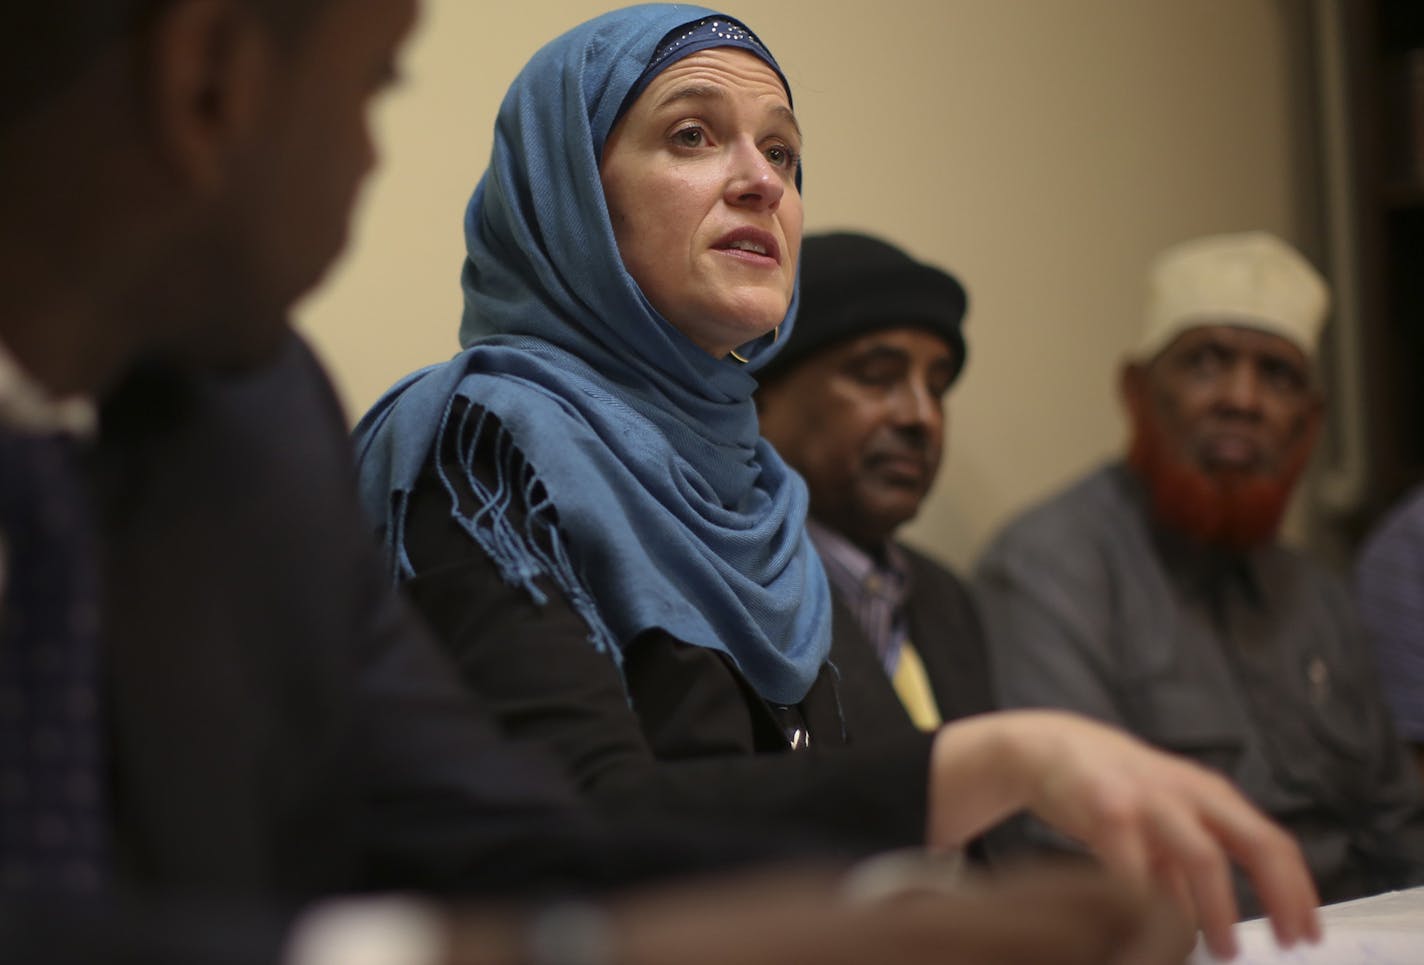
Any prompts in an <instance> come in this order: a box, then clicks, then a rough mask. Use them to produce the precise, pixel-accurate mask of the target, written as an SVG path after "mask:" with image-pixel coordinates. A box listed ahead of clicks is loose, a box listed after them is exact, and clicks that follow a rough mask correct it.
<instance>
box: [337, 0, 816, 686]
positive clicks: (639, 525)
mask: <svg viewBox="0 0 1424 965" xmlns="http://www.w3.org/2000/svg"><path fill="white" fill-rule="evenodd" d="M708 18H714V19H708ZM709 25H711V26H710V28H709ZM694 26H695V27H696V28H697V29H698V30H699V31H701V33H702V34H704V35H705V34H707V32H708V30H709V29H710V30H711V31H712V33H713V34H714V35H715V36H718V37H724V36H725V37H736V38H737V40H736V42H735V43H731V42H715V41H714V42H710V43H704V44H703V47H704V48H705V47H706V46H727V45H732V46H741V47H745V48H746V49H749V50H753V51H754V52H756V53H757V54H758V55H759V56H761V57H762V59H763V60H765V61H766V62H767V63H768V64H769V65H771V66H772V67H773V68H774V69H776V70H777V72H778V74H780V70H779V68H776V64H775V61H774V60H772V59H771V55H770V54H769V53H767V52H766V51H765V48H764V47H761V45H760V41H758V40H756V38H755V37H754V36H752V35H751V34H750V33H748V32H745V31H744V28H741V26H740V25H739V24H737V23H736V21H731V20H729V19H728V18H725V17H722V18H718V15H716V14H715V13H713V11H710V10H705V9H703V8H700V7H693V6H685V5H675V4H649V5H645V6H637V7H630V8H627V9H624V10H618V11H615V12H613V13H609V14H606V15H604V16H601V17H598V18H596V19H594V20H591V21H589V22H587V23H585V24H583V25H581V26H579V27H576V28H574V29H573V30H571V31H569V32H568V33H566V34H564V35H563V36H562V37H560V38H558V39H556V40H554V41H553V42H552V43H550V44H549V45H547V46H546V47H544V48H543V49H542V50H540V51H539V52H538V53H537V54H535V55H534V57H533V59H532V60H531V61H530V62H529V64H528V65H527V66H526V67H525V68H524V70H523V71H522V72H521V73H520V74H519V76H518V77H517V78H516V79H515V81H514V83H513V85H512V86H511V87H510V89H509V93H508V94H507V96H506V97H505V99H504V103H503V105H502V106H501V108H500V112H499V118H498V120H497V122H496V126H495V137H494V150H493V154H492V157H491V159H490V165H489V169H488V171H486V173H485V175H484V177H483V178H482V179H481V181H480V183H479V185H478V187H476V189H475V193H474V196H473V198H472V199H471V201H470V204H469V207H468V210H467V212H466V217H465V238H466V248H467V252H468V257H467V259H466V261H465V266H464V270H463V276H462V279H463V285H464V290H465V313H464V320H463V324H462V326H461V329H460V340H461V343H462V344H463V345H464V346H465V350H464V351H463V352H461V353H460V354H459V355H457V356H455V358H453V359H452V360H451V361H449V362H446V363H444V364H442V365H436V366H433V367H431V368H427V369H424V370H422V371H420V372H416V373H415V374H413V375H411V376H408V377H407V378H406V379H405V380H403V381H402V382H400V383H398V384H397V385H396V386H395V387H393V388H392V389H391V390H390V391H389V392H388V393H387V394H386V395H385V396H384V397H383V398H382V399H381V400H380V401H379V402H377V403H376V405H375V406H374V407H373V408H372V409H371V411H370V412H368V413H367V414H366V416H365V417H364V418H363V419H362V420H361V423H360V424H359V425H358V426H357V428H356V443H357V450H358V465H359V470H360V477H361V488H362V498H363V500H364V502H365V505H366V508H367V510H368V511H369V512H370V513H371V514H372V518H373V519H375V520H378V521H380V527H381V535H382V537H383V539H384V542H385V546H386V550H387V553H388V555H389V560H390V563H391V567H392V573H393V576H394V577H395V578H397V579H403V578H409V577H410V576H412V575H413V568H412V566H411V563H410V560H409V558H408V556H407V554H406V550H405V547H404V522H405V512H406V506H407V502H408V498H409V494H410V492H411V490H412V489H413V488H414V485H415V482H416V479H417V478H418V477H419V475H420V471H421V468H422V466H423V465H424V464H425V463H426V462H427V460H428V459H429V458H430V453H431V450H432V447H434V446H436V445H437V444H439V443H442V442H444V443H447V444H450V445H455V446H457V447H459V450H460V453H461V460H462V461H465V465H466V469H467V470H468V468H469V462H468V461H467V460H469V459H472V458H473V454H474V447H475V446H476V445H477V444H483V445H485V446H493V447H494V449H493V451H494V452H495V453H496V462H497V463H498V469H499V471H498V476H497V478H496V479H495V481H494V482H493V483H492V484H488V485H487V484H485V483H484V482H482V481H481V480H480V479H478V478H476V477H475V475H474V473H472V472H469V471H467V472H466V474H465V478H464V479H463V480H462V482H463V488H473V489H474V490H475V492H476V495H477V497H478V498H479V500H480V505H479V506H478V507H477V508H476V510H475V511H474V512H473V513H470V512H465V511H462V510H461V507H460V505H459V501H458V499H456V497H455V492H456V491H457V489H456V487H455V486H453V485H451V481H450V480H448V479H447V480H445V482H446V486H447V489H448V490H449V492H450V495H451V516H452V518H453V519H455V520H456V521H457V523H458V524H459V525H461V526H462V527H463V528H464V529H465V531H466V532H467V533H469V534H470V536H471V538H472V539H475V540H476V541H477V542H478V543H479V544H480V546H481V547H482V548H483V549H484V550H485V552H486V553H488V554H489V555H490V557H491V558H492V559H493V560H494V561H495V563H496V565H497V566H498V567H499V569H500V571H501V573H502V574H503V576H504V578H505V579H506V580H507V581H509V582H510V583H512V584H516V585H521V586H524V587H526V588H527V589H528V590H529V591H530V592H531V593H532V594H534V596H535V598H536V599H540V600H542V595H541V594H540V593H539V591H538V588H537V587H536V586H535V584H534V581H535V580H537V579H540V578H547V579H552V580H553V581H554V582H555V584H556V585H557V586H559V588H560V589H561V590H562V591H563V592H564V593H565V594H566V595H567V596H568V598H569V599H570V601H571V602H572V603H573V605H574V606H575V608H576V609H578V611H579V612H580V613H581V614H582V615H583V616H584V618H585V619H586V620H587V621H588V623H589V626H590V627H591V639H592V641H593V643H594V644H595V646H598V647H600V648H601V649H602V648H606V649H607V650H608V651H609V653H610V654H611V655H612V656H613V657H614V659H615V660H618V659H620V654H621V649H622V648H623V647H625V646H627V645H628V643H630V642H631V641H632V640H633V639H634V637H636V636H637V635H638V634H640V633H642V632H644V631H646V630H650V629H654V628H657V629H661V630H665V631H667V632H668V633H670V634H671V635H672V636H674V637H676V638H677V639H679V640H682V641H685V642H686V643H689V644H693V645H695V646H699V647H706V648H708V649H711V650H716V651H719V652H721V653H724V654H726V655H727V656H728V657H729V658H730V659H731V660H732V662H733V663H734V664H735V665H736V667H737V668H738V670H739V671H740V672H741V673H742V674H743V675H744V676H745V677H746V679H747V680H748V681H749V682H750V683H751V684H752V686H753V687H754V688H755V689H756V691H757V692H758V693H759V694H760V695H762V696H763V697H764V698H766V699H768V700H771V701H775V702H778V703H788V704H789V703H794V702H796V701H799V700H800V699H801V698H802V697H804V696H805V694H806V692H807V690H808V689H809V688H810V686H811V684H812V682H813V681H814V680H815V679H816V676H817V674H818V673H819V671H820V667H821V665H822V663H823V662H824V661H825V659H826V655H827V653H828V651H829V649H830V598H829V593H828V589H827V584H826V578H825V574H824V572H823V571H822V569H821V564H820V561H819V559H818V558H817V556H816V554H815V551H814V550H813V549H812V547H811V544H810V542H809V540H808V538H807V536H806V527H805V519H806V508H807V493H806V486H805V483H804V482H803V481H802V480H801V478H800V477H799V476H798V475H796V474H795V473H794V472H793V471H791V470H790V469H788V468H787V466H786V465H785V463H783V462H782V460H781V458H780V457H779V456H778V455H777V454H776V452H775V451H774V450H773V449H772V448H771V446H770V445H768V444H767V443H766V441H765V440H763V439H762V438H761V437H760V434H759V431H758V427H757V417H756V409H755V407H754V405H753V402H752V391H753V389H754V388H755V386H756V382H755V380H754V379H753V377H752V375H751V371H752V370H754V369H755V368H756V367H757V366H758V365H759V364H761V363H764V362H765V361H766V360H767V359H768V358H769V357H770V355H771V354H772V353H773V352H774V351H775V340H774V338H772V337H763V338H761V339H758V340H756V341H755V342H752V343H748V344H747V345H744V346H742V347H741V348H740V349H739V352H740V354H742V355H744V356H745V357H748V358H750V359H751V363H750V364H749V365H746V366H743V365H740V364H738V363H737V362H735V361H733V360H730V359H714V358H712V357H711V356H710V355H708V354H707V353H706V352H704V351H703V350H701V349H700V348H698V347H697V346H696V345H694V344H693V343H692V342H691V341H690V340H689V339H688V338H687V337H686V336H684V335H683V334H682V333H681V332H679V331H678V330H677V329H676V328H674V327H673V326H672V325H671V324H669V323H668V322H667V321H666V320H665V319H663V318H662V316H661V315H659V313H658V312H657V311H656V310H655V309H654V308H653V307H652V305H651V304H650V303H649V302H648V299H647V298H646V297H645V296H644V294H643V292H642V291H641V290H640V289H639V287H638V285H637V283H636V282H635V281H634V280H633V278H632V276H631V275H629V274H628V272H627V270H626V269H625V268H624V267H623V262H622V260H621V258H620V257H619V254H618V247H617V243H616V242H615V240H614V236H613V228H612V225H611V222H610V220H609V215H608V209H607V207H606V205H605V203H604V197H603V188H602V184H601V182H600V180H599V159H600V157H601V155H602V152H603V146H604V142H605V141H606V139H607V137H608V135H609V132H610V131H611V129H612V128H613V125H614V123H615V121H616V120H617V119H618V117H619V116H620V115H621V113H622V111H623V109H624V108H625V106H626V102H627V100H628V99H629V98H630V97H633V96H636V93H637V91H638V90H639V89H641V87H642V86H644V85H645V84H646V83H647V81H648V80H649V79H650V76H649V74H655V73H656V72H657V71H658V70H661V69H663V68H664V67H666V66H667V65H668V64H670V63H672V62H674V60H676V59H677V57H676V56H668V49H669V45H668V44H667V43H661V44H660V42H661V41H664V40H669V41H674V42H676V41H680V39H681V38H682V37H684V36H687V32H688V28H691V27H694ZM676 28H682V30H681V32H680V33H678V34H673V33H672V32H673V31H674V30H675V29H676ZM729 29H730V30H731V33H727V32H726V31H728V30H729ZM655 53H657V54H658V57H659V59H658V61H657V62H656V63H654V61H653V57H654V54H655ZM794 315H795V299H793V301H792V305H791V307H790V309H789V310H788V312H787V315H786V318H785V320H784V321H783V322H782V327H783V329H787V328H789V327H790V325H791V324H792V322H793V318H794ZM457 400H464V403H465V404H461V405H458V406H457V405H455V404H454V403H455V402H456V401H457ZM485 451H489V450H485ZM511 504H518V505H521V506H523V507H526V508H527V509H528V513H527V516H526V519H525V522H524V524H523V525H522V530H521V527H520V526H518V525H516V524H514V523H513V522H512V521H511V519H510V518H509V515H508V513H507V510H508V508H509V507H510V505H511ZM511 644H512V645H517V641H511Z"/></svg>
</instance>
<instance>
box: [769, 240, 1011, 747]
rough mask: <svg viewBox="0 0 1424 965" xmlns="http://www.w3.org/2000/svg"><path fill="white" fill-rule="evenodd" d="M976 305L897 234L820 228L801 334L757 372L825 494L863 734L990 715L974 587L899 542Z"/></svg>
mask: <svg viewBox="0 0 1424 965" xmlns="http://www.w3.org/2000/svg"><path fill="white" fill-rule="evenodd" d="M965 307H966V298H965V294H964V288H963V287H962V286H961V285H960V284H959V282H958V281H957V280H956V279H955V278H954V277H953V276H952V275H950V274H948V273H947V272H945V271H942V270H940V269H938V268H935V267H933V266H930V265H926V264H923V263H921V262H918V261H916V260H915V259H913V258H911V257H910V256H909V255H907V254H905V253H904V252H903V251H901V250H900V249H898V248H896V247H894V246H892V245H890V244H887V243H886V242H884V241H881V240H879V239H876V238H872V237H868V236H866V235H861V234H851V233H834V234H825V235H812V236H808V237H807V238H806V239H805V241H804V242H803V247H802V251H801V307H800V312H799V314H798V317H797V322H796V325H795V326H794V327H793V334H792V336H791V339H790V342H789V343H788V344H787V345H785V346H783V348H782V350H781V352H780V353H779V354H778V355H777V356H776V358H775V359H774V361H773V362H772V363H771V364H770V365H768V366H767V367H766V369H764V370H763V371H762V372H761V373H760V374H759V378H760V380H761V388H760V390H759V391H758V393H757V405H758V409H759V411H760V414H761V425H762V432H763V434H764V435H765V436H766V437H767V438H768V439H769V440H771V442H772V444H773V445H775V446H776V448H777V449H778V450H779V451H780V452H781V454H782V456H784V457H785V459H786V461H787V462H789V463H790V464H791V465H792V466H794V467H795V468H796V469H797V470H799V471H800V472H801V474H802V475H803V476H805V477H806V483H807V485H808V486H809V488H810V491H811V520H810V522H809V528H810V532H811V538H812V540H813V541H814V542H815V544H816V548H817V549H818V550H819V551H820V554H821V558H822V560H823V561H824V563H825V566H826V573H827V576H829V578H830V582H831V589H832V595H833V597H834V607H835V609H834V619H835V624H834V639H835V649H834V650H833V652H832V660H833V661H834V662H835V664H836V666H837V668H838V669H839V670H840V672H841V681H842V691H843V693H842V699H843V701H844V702H845V703H846V704H847V705H848V706H847V713H846V717H847V719H848V720H851V721H855V722H856V723H857V726H858V727H859V728H860V730H862V731H874V732H877V733H883V732H885V731H886V730H887V729H893V728H904V727H906V726H907V724H909V723H910V722H913V724H914V725H915V726H918V727H920V728H922V729H932V728H934V727H935V726H937V725H938V724H940V723H941V722H943V721H948V720H952V719H954V718H957V717H962V716H965V715H968V714H973V713H978V712H980V711H984V710H988V709H990V687H989V677H988V668H987V658H986V656H985V651H984V645H983V639H982V635H981V633H980V629H979V623H978V620H977V618H976V617H975V614H974V610H973V607H972V604H971V602H970V599H969V596H968V594H967V593H966V591H965V589H964V587H963V585H962V584H961V583H960V581H959V579H958V578H957V577H956V576H955V575H954V574H953V573H951V572H950V571H949V570H947V569H945V568H944V567H943V566H941V565H940V564H938V563H936V562H934V561H933V560H931V559H929V558H928V557H926V556H923V555H921V554H920V553H917V552H915V551H913V550H911V549H910V548H909V547H907V546H905V545H904V544H902V543H899V542H897V541H896V540H895V539H894V534H895V531H896V530H897V529H899V527H900V526H901V525H903V524H904V523H906V522H908V521H909V520H910V519H912V518H913V517H914V516H915V514H916V513H917V512H918V511H919V508H920V503H921V501H922V500H923V499H924V497H925V494H926V493H927V492H928V491H929V489H930V486H931V485H932V484H933V483H934V479H935V474H936V472H937V471H938V468H939V460H940V455H941V452H942V450H943V445H944V398H945V396H946V394H947V393H948V392H949V390H950V388H951V387H952V386H953V385H954V382H955V380H956V379H957V378H958V376H959V373H960V370H961V369H962V368H963V367H964V358H965V344H964V337H963V335H962V334H961V332H960V325H961V324H962V322H963V319H964V312H965ZM897 698H898V699H897Z"/></svg>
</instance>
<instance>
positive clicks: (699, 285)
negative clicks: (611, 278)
mask: <svg viewBox="0 0 1424 965" xmlns="http://www.w3.org/2000/svg"><path fill="white" fill-rule="evenodd" d="M800 153H801V132H800V128H799V127H798V126H797V124H796V116H795V115H794V114H792V112H791V106H790V104H789V102H788V100H787V96H786V90H785V88H783V87H782V86H781V79H780V78H779V77H777V75H776V72H775V71H773V70H772V69H771V68H770V67H768V66H767V65H766V64H765V63H764V62H762V61H761V60H760V59H758V58H757V57H756V56H755V55H754V54H752V53H750V52H748V51H745V50H740V49H737V48H730V47H719V48H714V49H712V50H704V51H700V52H698V53H695V54H692V55H691V56H689V57H686V58H684V59H683V60H680V61H678V62H677V63H675V64H673V65H672V66H671V67H669V68H668V69H667V70H665V71H663V72H662V73H661V74H659V75H658V76H657V77H656V78H654V80H653V82H652V83H651V84H649V85H648V87H647V89H646V90H644V91H643V93H642V94H641V95H640V96H639V97H638V99H637V100H636V101H634V103H633V106H632V107H631V108H629V110H628V112H627V113H626V114H624V115H623V117H622V118H621V119H620V120H619V121H618V123H617V124H616V125H615V126H614V128H613V131H612V133H611V134H610V135H609V138H608V143H607V145H606V146H605V147H604V150H603V162H602V166H601V174H602V178H603V193H604V195H605V196H606V198H607V201H608V212H609V215H610V216H611V217H612V219H613V234H614V237H615V238H616V239H617V241H618V252H619V254H620V255H621V256H622V258H623V264H624V265H625V266H627V268H628V272H629V274H631V275H632V276H633V278H634V280H635V281H637V282H638V285H639V286H640V287H641V288H642V289H643V293H644V294H645V295H647V296H648V300H649V301H650V302H652V304H653V307H654V308H656V309H657V310H658V312H659V313H661V314H662V316H663V317H664V318H666V319H667V320H668V321H669V322H671V323H672V324H673V325H675V326H676V327H677V329H678V330H679V331H681V332H682V333H683V334H684V335H686V336H687V337H688V338H690V339H691V340H692V341H693V342H694V343H696V344H697V345H698V346H699V347H700V348H702V349H703V350H704V351H706V352H708V353H710V354H711V355H713V356H714V357H716V358H721V357H722V356H724V355H726V354H727V353H728V352H730V351H731V350H732V349H734V348H736V347H737V346H738V345H741V344H742V343H744V342H747V341H750V340H751V339H753V338H756V337H758V336H760V335H763V334H765V333H766V332H769V331H771V329H772V328H774V327H775V326H777V325H778V324H780V322H781V320H782V318H783V317H785V315H786V309H787V307H788V306H789V305H790V303H791V296H792V292H793V290H794V288H795V285H796V259H797V257H798V255H799V254H800V251H801V195H800V193H799V192H798V191H797V190H796V169H797V165H798V163H799V158H800Z"/></svg>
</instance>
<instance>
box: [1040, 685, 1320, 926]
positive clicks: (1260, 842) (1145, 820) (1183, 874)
mask: <svg viewBox="0 0 1424 965" xmlns="http://www.w3.org/2000/svg"><path fill="white" fill-rule="evenodd" d="M1034 713H1036V714H1038V716H1037V717H1036V718H1035V717H1034V716H1033V715H1030V716H1029V717H1028V718H1026V719H1025V720H1024V721H1023V722H1022V723H1023V724H1024V727H1025V729H1024V730H1022V731H1021V732H1020V733H1019V739H1020V740H1027V741H1031V742H1033V744H1034V745H1035V747H1036V753H1032V754H1030V755H1028V756H1027V757H1026V758H1025V760H1026V762H1027V766H1028V767H1030V769H1031V770H1032V771H1033V772H1035V773H1036V774H1037V775H1038V777H1039V781H1038V783H1037V784H1036V785H1034V786H1036V788H1037V792H1036V793H1035V794H1034V795H1033V797H1032V799H1031V800H1030V801H1029V802H1028V805H1029V807H1030V809H1031V810H1033V811H1034V812H1035V813H1036V814H1038V816H1039V817H1040V818H1042V819H1043V820H1045V821H1047V822H1048V823H1049V824H1051V825H1054V826H1055V827H1057V828H1058V829H1059V830H1060V831H1063V832H1065V833H1067V834H1069V835H1072V836H1074V837H1077V838H1079V839H1080V840H1082V841H1083V842H1084V843H1086V844H1087V845H1089V847H1090V848H1092V849H1093V851H1094V852H1095V853H1096V854H1097V855H1098V856H1099V858H1100V859H1101V860H1102V861H1103V862H1104V864H1105V865H1106V866H1108V867H1109V868H1111V869H1112V870H1113V871H1114V872H1116V873H1118V874H1121V875H1123V876H1125V877H1127V878H1129V879H1131V880H1134V881H1141V880H1145V879H1148V878H1155V879H1156V880H1157V881H1158V882H1159V884H1160V885H1161V886H1163V887H1166V888H1168V889H1169V890H1171V891H1174V893H1175V895H1176V897H1177V898H1178V901H1179V904H1180V905H1181V906H1182V907H1183V910H1184V912H1186V913H1190V914H1195V915H1196V917H1197V920H1198V921H1199V922H1200V924H1201V927H1202V929H1203V931H1204V932H1205V934H1206V937H1207V942H1208V944H1209V945H1210V947H1211V948H1212V950H1213V951H1214V952H1216V953H1217V954H1225V953H1228V952H1229V951H1230V950H1231V949H1232V948H1234V944H1235V942H1234V938H1233V937H1232V927H1231V926H1232V923H1233V922H1234V921H1235V920H1236V917H1237V907H1236V900H1235V890H1234V887H1233V884H1232V877H1231V868H1230V865H1231V862H1232V861H1233V860H1234V861H1235V862H1236V863H1238V864H1240V865H1241V866H1242V868H1243V869H1244V870H1245V871H1246V873H1247V875H1248V876H1249V877H1250V879H1251V881H1252V882H1253V884H1254V885H1255V887H1256V891H1257V894H1258V896H1259V897H1260V899H1261V903H1262V906H1263V908H1264V909H1265V910H1266V912H1267V913H1268V914H1269V916H1270V918H1271V922H1272V926H1273V928H1274V929H1275V934H1276V937H1277V940H1278V941H1280V943H1281V944H1283V945H1290V944H1294V943H1295V942H1296V941H1299V940H1301V939H1312V940H1313V939H1314V938H1316V937H1318V935H1319V925H1318V920H1317V918H1316V913H1315V906H1316V905H1317V904H1318V899H1317V897H1316V893H1315V889H1314V886H1313V884H1312V883H1311V879H1310V874H1309V871H1308V870H1307V869H1306V866H1305V862H1304V859H1303V858H1302V856H1301V853H1300V849H1299V847H1298V846H1297V845H1296V844H1295V842H1294V840H1293V839H1292V838H1291V837H1290V836H1289V835H1287V834H1286V833H1285V832H1284V831H1283V830H1281V829H1280V828H1279V827H1278V826H1277V825H1275V824H1274V823H1272V822H1271V821H1270V820H1269V819H1268V818H1266V817H1265V816H1264V815H1263V814H1261V813H1260V812H1259V811H1258V810H1257V809H1256V808H1255V807H1253V806H1252V805H1251V804H1250V803H1249V802H1247V801H1246V800H1245V798H1243V797H1242V796H1241V794H1240V792H1239V791H1237V790H1236V789H1235V788H1234V787H1233V786H1232V785H1231V784H1230V783H1229V782H1228V781H1226V780H1225V779H1224V778H1222V777H1221V776H1219V775H1217V774H1214V773H1212V772H1210V771H1207V770H1206V769H1205V768H1202V767H1200V766H1198V765H1196V764H1194V763H1192V762H1190V761H1187V760H1185V759H1182V758H1178V757H1175V756H1172V755H1168V754H1164V753H1162V752H1160V751H1157V750H1154V749H1152V748H1150V747H1148V746H1147V745H1145V744H1143V743H1142V742H1140V741H1138V740H1136V739H1135V738H1132V737H1130V736H1128V735H1126V734H1125V733H1123V732H1121V731H1118V730H1116V729H1113V728H1109V727H1106V726H1104V725H1101V724H1097V723H1095V722H1092V721H1088V720H1086V719H1084V718H1078V717H1075V716H1074V715H1069V714H1060V713H1051V712H1034Z"/></svg>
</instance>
